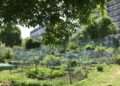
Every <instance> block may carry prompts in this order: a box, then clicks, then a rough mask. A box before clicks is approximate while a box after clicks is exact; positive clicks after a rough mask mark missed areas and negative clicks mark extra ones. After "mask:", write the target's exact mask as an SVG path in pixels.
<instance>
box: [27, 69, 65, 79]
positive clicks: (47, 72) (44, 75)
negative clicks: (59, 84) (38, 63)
mask: <svg viewBox="0 0 120 86" xmlns="http://www.w3.org/2000/svg"><path fill="white" fill-rule="evenodd" d="M26 74H27V76H28V77H29V78H33V79H34V78H36V79H39V80H47V79H50V78H56V77H62V76H63V75H64V74H65V71H64V70H62V69H59V70H56V69H49V68H38V69H37V71H36V70H34V69H30V70H29V71H27V73H26Z"/></svg>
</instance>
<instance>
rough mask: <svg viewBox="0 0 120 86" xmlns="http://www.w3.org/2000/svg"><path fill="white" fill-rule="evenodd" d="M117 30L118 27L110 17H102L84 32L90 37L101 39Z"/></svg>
mask: <svg viewBox="0 0 120 86" xmlns="http://www.w3.org/2000/svg"><path fill="white" fill-rule="evenodd" d="M116 31H117V27H116V26H115V24H114V23H113V22H112V20H111V19H110V18H109V17H102V18H98V19H97V20H94V22H93V23H92V24H89V25H88V26H87V28H86V29H85V30H84V31H83V34H84V36H85V37H87V38H88V39H92V40H101V39H103V38H104V37H105V36H107V35H110V34H115V33H116Z"/></svg>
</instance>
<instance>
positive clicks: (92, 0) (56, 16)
mask: <svg viewBox="0 0 120 86" xmlns="http://www.w3.org/2000/svg"><path fill="white" fill-rule="evenodd" d="M107 1H108V0H0V23H1V24H3V23H17V24H23V25H27V26H36V25H43V26H45V27H47V29H46V32H49V33H50V32H51V33H52V32H53V33H52V34H53V35H54V37H57V38H58V39H59V40H66V39H67V38H68V36H69V35H66V34H65V33H63V31H64V29H65V28H67V30H66V32H68V33H67V34H70V33H73V32H72V30H71V29H69V28H68V26H69V25H71V24H73V21H75V20H78V22H79V23H88V22H89V17H90V14H91V13H92V12H93V10H95V9H96V8H99V11H100V12H101V13H102V14H104V11H103V9H105V3H106V2H107ZM99 11H98V12H99ZM56 24H58V26H59V24H60V25H61V24H62V26H60V27H59V29H55V28H56ZM49 28H52V29H49ZM60 29H62V30H63V31H62V30H60ZM59 30H60V32H59ZM69 31H70V32H69ZM51 33H50V34H51ZM62 33H63V34H62ZM47 35H48V34H47ZM53 35H50V36H45V37H48V38H49V37H51V38H52V36H53ZM59 35H60V36H62V37H60V36H59ZM66 36H67V37H66ZM58 39H57V40H58ZM52 40H56V38H55V39H52ZM48 42H49V41H48ZM54 43H55V42H54ZM57 43H58V41H57Z"/></svg>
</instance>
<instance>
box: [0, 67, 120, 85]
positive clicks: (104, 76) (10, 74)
mask: <svg viewBox="0 0 120 86" xmlns="http://www.w3.org/2000/svg"><path fill="white" fill-rule="evenodd" d="M102 66H103V67H104V71H103V72H98V71H97V70H96V68H94V70H91V71H90V73H89V75H88V78H87V79H85V80H82V81H80V82H74V84H73V85H71V86H120V66H119V65H102ZM1 80H18V81H25V82H32V81H33V82H36V81H38V80H36V79H30V78H27V77H26V76H25V74H24V73H23V72H16V71H1V72H0V81H1ZM46 81H49V80H46ZM54 81H55V83H57V82H56V80H53V82H54ZM61 81H64V80H61ZM39 82H44V81H39ZM64 84H65V83H62V85H61V86H66V85H64Z"/></svg>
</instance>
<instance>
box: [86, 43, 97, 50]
mask: <svg viewBox="0 0 120 86" xmlns="http://www.w3.org/2000/svg"><path fill="white" fill-rule="evenodd" d="M85 49H86V50H94V49H95V46H94V45H91V44H87V45H86V46H85Z"/></svg>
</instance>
